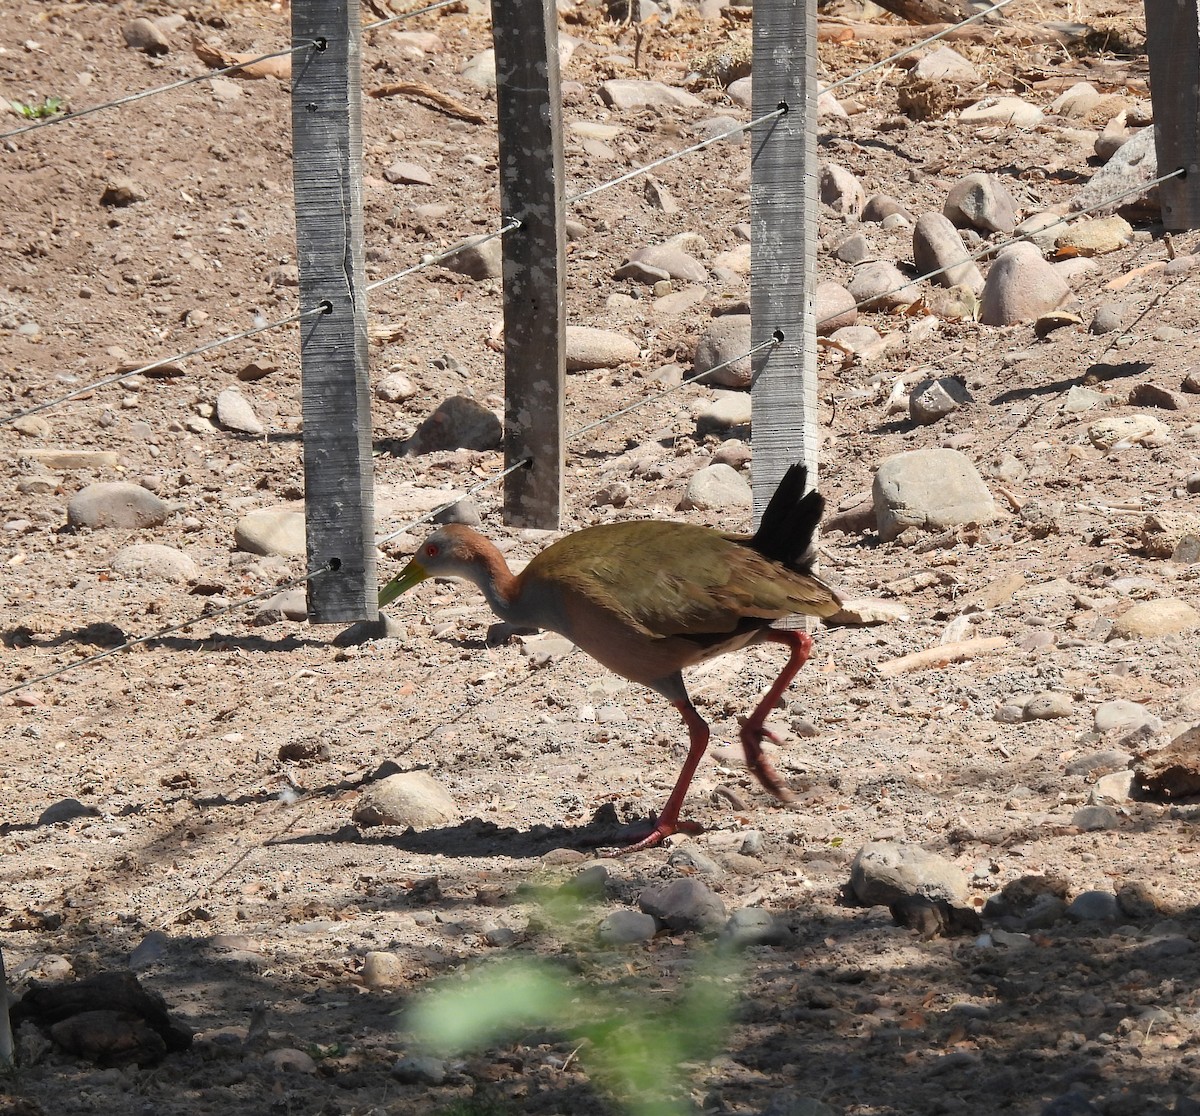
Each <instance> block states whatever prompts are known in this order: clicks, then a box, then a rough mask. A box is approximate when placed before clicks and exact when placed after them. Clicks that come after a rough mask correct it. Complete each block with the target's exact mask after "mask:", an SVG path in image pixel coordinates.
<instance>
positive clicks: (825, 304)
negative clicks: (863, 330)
mask: <svg viewBox="0 0 1200 1116" xmlns="http://www.w3.org/2000/svg"><path fill="white" fill-rule="evenodd" d="M813 316H814V317H815V318H816V322H817V333H818V334H819V335H820V336H822V337H824V336H826V335H828V334H830V333H833V332H834V331H835V330H839V329H844V328H845V327H847V326H852V325H854V323H855V322H856V321H857V320H858V307H857V306H856V305H855V301H854V296H853V295H852V294H851V293H850V292H849V291H848V290H846V288H845V287H843V286H842V285H841V284H840V283H835V282H833V280H831V279H822V280H821V281H820V282H819V283H818V284H817V289H816V291H815V292H814V294H813ZM746 336H747V339H748V338H749V334H748V333H747V335H746Z"/></svg>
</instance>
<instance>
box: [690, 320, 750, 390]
mask: <svg viewBox="0 0 1200 1116" xmlns="http://www.w3.org/2000/svg"><path fill="white" fill-rule="evenodd" d="M749 351H750V315H749V314H722V315H721V316H720V317H719V318H713V319H712V321H711V322H710V323H709V325H708V328H707V329H706V330H705V331H704V333H703V334H702V335H701V337H700V340H699V341H698V342H697V344H696V355H695V357H694V358H693V364H692V374H693V375H696V376H700V377H701V379H700V382H701V383H706V384H718V385H720V386H721V387H732V388H746V387H749V386H750V377H751V358H750V357H749V356H746V355H745V354H746V353H748V352H749ZM727 361H728V362H731V363H726V362H727ZM717 365H723V367H720V368H717V367H716V366H717ZM712 369H715V371H710V370H712ZM702 373H707V375H701V374H702Z"/></svg>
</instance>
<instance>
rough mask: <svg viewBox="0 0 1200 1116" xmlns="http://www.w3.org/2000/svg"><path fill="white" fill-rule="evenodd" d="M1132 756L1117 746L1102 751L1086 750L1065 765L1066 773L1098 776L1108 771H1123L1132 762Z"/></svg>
mask: <svg viewBox="0 0 1200 1116" xmlns="http://www.w3.org/2000/svg"><path fill="white" fill-rule="evenodd" d="M1132 760H1133V756H1131V755H1130V754H1129V753H1128V752H1122V751H1120V750H1119V749H1117V748H1109V749H1108V750H1106V751H1103V752H1088V753H1087V754H1086V755H1083V756H1077V757H1076V758H1075V759H1073V760H1072V761H1071V762H1070V763H1068V764H1067V766H1066V772H1067V774H1068V775H1084V776H1098V775H1104V774H1107V773H1109V772H1114V771H1123V770H1125V768H1127V767H1128V766H1129V764H1130V763H1131V762H1132Z"/></svg>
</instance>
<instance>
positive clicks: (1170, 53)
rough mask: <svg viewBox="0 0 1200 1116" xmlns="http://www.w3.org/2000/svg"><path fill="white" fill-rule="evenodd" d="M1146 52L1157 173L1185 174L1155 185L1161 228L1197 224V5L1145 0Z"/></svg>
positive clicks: (1193, 0) (1199, 35) (1194, 1)
mask: <svg viewBox="0 0 1200 1116" xmlns="http://www.w3.org/2000/svg"><path fill="white" fill-rule="evenodd" d="M1146 53H1147V54H1148V55H1149V59H1150V95H1151V97H1152V98H1153V101H1154V146H1155V149H1156V151H1157V153H1158V173H1159V174H1169V173H1170V172H1171V171H1173V170H1177V169H1179V168H1183V170H1185V171H1186V172H1187V173H1186V175H1181V176H1179V177H1176V178H1172V179H1169V180H1168V181H1166V182H1161V183H1159V186H1158V196H1159V199H1160V201H1161V204H1162V222H1163V226H1164V227H1165V228H1167V229H1172V230H1179V229H1195V228H1200V3H1198V2H1197V0H1146Z"/></svg>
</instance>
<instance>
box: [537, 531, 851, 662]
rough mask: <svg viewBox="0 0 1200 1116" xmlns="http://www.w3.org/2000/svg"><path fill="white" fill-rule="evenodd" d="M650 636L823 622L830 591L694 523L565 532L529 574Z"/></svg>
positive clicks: (832, 602)
mask: <svg viewBox="0 0 1200 1116" xmlns="http://www.w3.org/2000/svg"><path fill="white" fill-rule="evenodd" d="M534 570H536V573H537V576H538V577H539V578H540V579H542V580H543V581H546V582H553V583H554V584H556V585H557V586H559V588H560V590H561V591H564V592H568V593H573V594H576V595H578V596H581V597H583V598H584V599H585V600H586V601H587V602H589V603H590V604H591V605H592V606H593V607H597V608H600V609H602V610H604V611H605V612H606V613H608V614H609V615H619V616H621V617H622V618H623V619H624V620H625V622H626V623H628V624H630V625H631V626H633V627H634V628H635V629H637V630H639V631H641V632H642V633H644V634H645V635H647V636H650V637H660V638H661V637H667V636H677V635H703V634H714V635H717V634H722V633H727V632H733V631H735V630H737V629H738V627H739V626H740V625H742V624H743V622H744V621H745V620H747V619H749V618H757V619H763V620H768V621H770V620H778V619H780V618H782V617H784V616H790V615H792V614H794V613H805V614H808V615H812V616H831V615H833V614H834V613H835V612H837V611H838V609H839V608H840V607H841V601H840V599H839V598H838V595H837V593H836V592H835V591H834V590H833V589H832V588H830V587H829V586H828V585H826V584H825V583H824V582H822V581H821V580H820V579H819V578H816V577H814V576H812V575H810V574H799V573H795V572H793V571H791V570H788V569H787V568H785V567H784V566H781V565H779V564H778V563H776V562H772V561H769V560H768V559H766V558H764V557H763V556H762V555H760V554H759V553H758V552H757V551H755V550H753V549H751V548H750V547H749V546H747V545H745V544H744V543H741V542H738V541H736V540H734V539H731V538H729V537H727V536H725V535H722V534H721V533H720V532H717V531H713V530H710V529H708V528H706V527H699V526H696V525H695V524H686V523H664V522H662V521H657V520H655V521H647V522H638V523H614V524H604V525H601V526H598V527H590V528H587V529H585V530H583V531H577V532H575V533H574V534H572V535H568V536H567V537H566V538H565V539H562V540H561V541H559V542H557V543H555V544H554V545H553V546H551V547H549V548H548V549H547V550H545V551H543V552H542V553H541V554H539V555H538V556H537V557H536V558H534V560H533V561H532V562H531V563H530V572H531V573H532V572H534Z"/></svg>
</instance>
